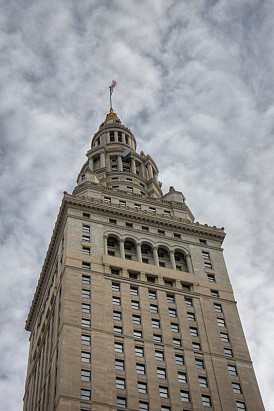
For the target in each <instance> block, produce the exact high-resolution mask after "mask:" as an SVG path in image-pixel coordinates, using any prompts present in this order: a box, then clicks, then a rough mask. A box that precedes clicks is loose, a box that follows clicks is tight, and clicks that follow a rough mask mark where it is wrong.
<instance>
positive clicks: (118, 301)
mask: <svg viewBox="0 0 274 411" xmlns="http://www.w3.org/2000/svg"><path fill="white" fill-rule="evenodd" d="M112 304H113V305H121V298H120V297H116V296H113V297H112Z"/></svg>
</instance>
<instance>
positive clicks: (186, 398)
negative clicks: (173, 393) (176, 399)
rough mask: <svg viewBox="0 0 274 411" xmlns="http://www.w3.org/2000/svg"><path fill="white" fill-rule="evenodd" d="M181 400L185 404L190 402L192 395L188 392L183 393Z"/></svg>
mask: <svg viewBox="0 0 274 411" xmlns="http://www.w3.org/2000/svg"><path fill="white" fill-rule="evenodd" d="M181 400H182V401H183V402H190V395H189V392H188V391H181Z"/></svg>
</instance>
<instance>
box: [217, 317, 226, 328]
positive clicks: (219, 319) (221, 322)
mask: <svg viewBox="0 0 274 411" xmlns="http://www.w3.org/2000/svg"><path fill="white" fill-rule="evenodd" d="M217 324H218V326H219V327H225V320H224V319H223V318H217Z"/></svg>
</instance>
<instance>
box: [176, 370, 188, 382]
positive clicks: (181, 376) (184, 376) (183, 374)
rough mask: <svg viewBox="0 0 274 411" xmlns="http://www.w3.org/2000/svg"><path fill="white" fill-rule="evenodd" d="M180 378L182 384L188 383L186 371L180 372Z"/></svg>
mask: <svg viewBox="0 0 274 411" xmlns="http://www.w3.org/2000/svg"><path fill="white" fill-rule="evenodd" d="M178 380H179V382H181V383H182V384H186V383H187V380H186V373H185V372H180V371H179V372H178Z"/></svg>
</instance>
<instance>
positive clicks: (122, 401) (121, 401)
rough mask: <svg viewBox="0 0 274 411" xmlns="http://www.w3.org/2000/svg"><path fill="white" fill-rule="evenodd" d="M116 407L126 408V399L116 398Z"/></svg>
mask: <svg viewBox="0 0 274 411" xmlns="http://www.w3.org/2000/svg"><path fill="white" fill-rule="evenodd" d="M116 405H117V407H118V408H126V407H127V399H126V398H124V397H117V400H116Z"/></svg>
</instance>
